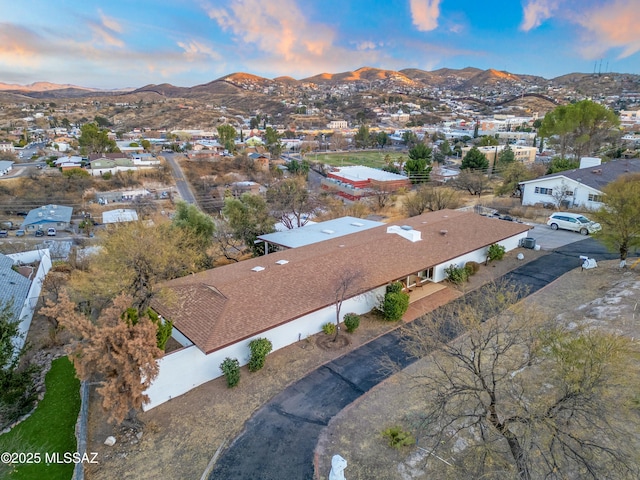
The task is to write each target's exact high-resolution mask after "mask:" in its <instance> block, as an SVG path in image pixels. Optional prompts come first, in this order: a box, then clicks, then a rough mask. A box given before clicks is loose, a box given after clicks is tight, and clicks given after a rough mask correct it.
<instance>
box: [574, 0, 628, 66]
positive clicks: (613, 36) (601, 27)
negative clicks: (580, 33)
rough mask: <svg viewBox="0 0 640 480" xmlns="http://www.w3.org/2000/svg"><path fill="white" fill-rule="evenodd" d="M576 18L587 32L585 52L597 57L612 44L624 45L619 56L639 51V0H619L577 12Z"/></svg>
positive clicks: (620, 46)
mask: <svg viewBox="0 0 640 480" xmlns="http://www.w3.org/2000/svg"><path fill="white" fill-rule="evenodd" d="M574 21H575V22H576V23H578V24H579V25H580V26H582V27H583V28H584V29H585V30H586V31H587V32H588V34H587V35H585V37H586V38H587V39H588V40H586V41H585V45H584V47H582V48H581V50H582V52H583V54H584V55H585V56H586V57H588V58H598V57H599V56H602V55H603V54H604V53H606V52H607V50H609V49H612V48H617V49H621V52H620V54H619V55H618V58H625V57H629V56H631V55H633V54H634V53H636V52H638V51H640V28H638V24H640V9H639V8H638V2H637V1H636V0H616V1H614V2H612V3H610V4H609V5H598V6H596V7H594V8H591V9H589V10H587V11H583V12H581V14H580V15H578V14H575V16H574Z"/></svg>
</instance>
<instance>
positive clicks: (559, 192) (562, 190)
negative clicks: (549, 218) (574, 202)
mask: <svg viewBox="0 0 640 480" xmlns="http://www.w3.org/2000/svg"><path fill="white" fill-rule="evenodd" d="M551 196H552V197H553V200H554V201H555V204H556V208H558V209H559V208H560V207H562V205H563V204H565V203H566V202H568V200H569V199H570V198H571V197H573V190H571V188H570V187H568V186H567V184H565V183H564V180H563V181H562V183H561V184H560V186H559V187H558V188H554V189H553V193H552V195H551Z"/></svg>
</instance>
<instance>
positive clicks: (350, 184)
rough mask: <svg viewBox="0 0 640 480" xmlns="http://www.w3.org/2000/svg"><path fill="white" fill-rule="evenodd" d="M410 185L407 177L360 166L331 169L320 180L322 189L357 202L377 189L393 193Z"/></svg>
mask: <svg viewBox="0 0 640 480" xmlns="http://www.w3.org/2000/svg"><path fill="white" fill-rule="evenodd" d="M410 185H411V181H410V180H409V177H406V176H404V175H398V174H396V173H391V172H385V171H384V170H379V169H377V168H371V167H364V166H362V165H355V166H352V167H339V168H338V167H336V168H333V169H331V170H330V171H329V173H328V174H327V177H326V178H324V179H322V188H323V189H325V190H333V191H335V192H336V194H337V195H338V196H341V197H344V198H347V199H349V200H359V199H360V198H362V197H366V196H368V195H372V194H374V193H375V192H376V190H378V189H384V190H385V191H395V190H398V189H399V188H402V187H409V186H410Z"/></svg>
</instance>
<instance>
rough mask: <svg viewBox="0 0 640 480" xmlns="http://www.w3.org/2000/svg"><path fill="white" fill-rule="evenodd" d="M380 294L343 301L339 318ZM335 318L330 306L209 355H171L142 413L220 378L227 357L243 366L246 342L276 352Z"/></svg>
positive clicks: (195, 351)
mask: <svg viewBox="0 0 640 480" xmlns="http://www.w3.org/2000/svg"><path fill="white" fill-rule="evenodd" d="M384 292H385V287H380V288H378V289H376V290H372V291H370V292H367V293H364V294H362V295H358V296H356V297H353V298H349V299H347V300H345V301H344V302H343V304H342V308H341V310H340V317H341V318H340V319H341V320H342V318H343V317H344V315H345V314H346V313H352V312H353V313H358V314H362V313H366V312H369V311H371V310H372V309H373V308H374V307H375V306H376V305H377V304H378V301H379V298H381V297H382V296H383V295H384ZM335 319H336V310H335V306H333V305H332V306H329V307H326V308H323V309H321V310H318V311H316V312H313V313H310V314H308V315H305V316H304V317H300V318H298V319H297V320H293V321H291V322H288V323H286V324H284V325H280V326H279V327H276V328H273V329H271V330H269V331H268V332H263V333H260V334H257V335H254V336H253V337H251V338H248V339H246V340H243V341H241V342H238V343H236V344H234V345H231V346H229V347H226V348H223V349H222V350H218V351H216V352H212V353H210V354H209V355H205V354H204V353H203V352H202V351H201V350H200V349H199V348H198V347H196V346H195V345H193V346H190V347H186V348H183V349H181V350H177V351H175V352H172V353H170V354H168V355H167V356H165V357H163V358H162V359H160V361H159V362H158V363H159V365H160V373H159V374H158V376H157V377H156V379H155V380H154V382H153V384H152V385H151V387H149V389H148V390H147V392H146V393H147V395H149V398H150V403H148V404H147V405H145V407H144V410H149V409H151V408H154V407H157V406H158V405H160V404H162V403H164V402H167V401H169V400H171V399H172V398H174V397H177V396H179V395H182V394H184V393H187V392H188V391H189V390H191V389H193V388H195V387H197V386H199V385H202V384H203V383H206V382H208V381H210V380H213V379H214V378H218V377H220V376H222V371H221V370H220V364H221V363H222V362H223V361H224V359H225V358H227V357H230V358H237V359H238V361H239V362H240V365H241V366H243V365H246V364H247V363H248V362H249V355H250V351H249V342H251V340H253V339H256V338H261V337H264V338H268V339H269V340H270V341H271V343H272V344H273V350H272V351H276V350H279V349H281V348H284V347H286V346H288V345H291V344H292V343H295V342H297V341H298V340H304V339H305V338H307V336H310V335H314V334H316V333H318V332H320V331H321V330H322V325H324V324H325V323H327V322H335ZM268 361H269V359H268V358H267V362H268ZM243 373H244V372H243ZM241 381H242V380H241Z"/></svg>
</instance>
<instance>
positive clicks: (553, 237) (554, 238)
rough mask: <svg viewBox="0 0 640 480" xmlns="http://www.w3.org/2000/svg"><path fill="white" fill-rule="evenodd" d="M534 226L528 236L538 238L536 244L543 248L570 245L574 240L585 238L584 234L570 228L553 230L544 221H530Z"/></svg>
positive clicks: (548, 248)
mask: <svg viewBox="0 0 640 480" xmlns="http://www.w3.org/2000/svg"><path fill="white" fill-rule="evenodd" d="M527 224H529V225H532V226H533V227H534V228H533V229H531V230H530V231H529V234H528V236H529V237H531V238H535V239H536V244H537V245H540V249H542V250H555V249H556V248H559V247H562V246H564V245H568V244H570V243H573V242H578V241H580V240H584V238H585V237H584V236H582V235H580V234H579V233H578V232H571V231H569V230H551V227H549V226H548V225H545V224H543V223H530V222H527Z"/></svg>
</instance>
